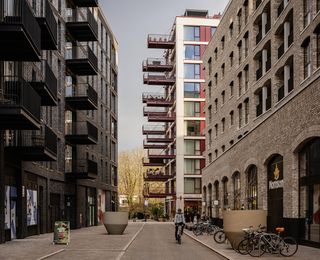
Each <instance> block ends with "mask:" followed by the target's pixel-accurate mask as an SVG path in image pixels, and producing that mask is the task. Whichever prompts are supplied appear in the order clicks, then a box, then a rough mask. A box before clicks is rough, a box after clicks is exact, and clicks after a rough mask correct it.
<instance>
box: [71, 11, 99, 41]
mask: <svg viewBox="0 0 320 260" xmlns="http://www.w3.org/2000/svg"><path fill="white" fill-rule="evenodd" d="M82 10H83V9H72V15H70V16H69V17H68V20H67V23H66V27H67V30H68V32H69V33H70V35H71V36H72V37H73V38H74V39H75V40H77V41H79V42H91V41H97V40H98V23H97V21H96V20H95V18H94V16H93V14H92V13H91V11H90V10H89V9H85V10H86V11H85V12H82Z"/></svg>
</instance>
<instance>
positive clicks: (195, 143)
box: [184, 140, 201, 155]
mask: <svg viewBox="0 0 320 260" xmlns="http://www.w3.org/2000/svg"><path fill="white" fill-rule="evenodd" d="M184 154H185V155H201V151H200V140H184Z"/></svg>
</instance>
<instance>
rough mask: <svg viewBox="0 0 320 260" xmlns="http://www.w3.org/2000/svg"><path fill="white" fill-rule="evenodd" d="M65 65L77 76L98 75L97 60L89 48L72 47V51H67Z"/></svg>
mask: <svg viewBox="0 0 320 260" xmlns="http://www.w3.org/2000/svg"><path fill="white" fill-rule="evenodd" d="M66 65H67V68H68V69H69V70H70V71H71V72H72V73H73V74H75V75H78V76H89V75H97V74H98V58H97V56H96V55H95V54H94V53H93V51H92V50H91V49H90V48H89V46H73V48H72V49H67V50H66Z"/></svg>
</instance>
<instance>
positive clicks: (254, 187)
mask: <svg viewBox="0 0 320 260" xmlns="http://www.w3.org/2000/svg"><path fill="white" fill-rule="evenodd" d="M247 183H248V186H247V187H248V190H247V202H248V209H258V173H257V167H256V166H255V165H253V166H251V167H250V168H249V170H248V174H247Z"/></svg>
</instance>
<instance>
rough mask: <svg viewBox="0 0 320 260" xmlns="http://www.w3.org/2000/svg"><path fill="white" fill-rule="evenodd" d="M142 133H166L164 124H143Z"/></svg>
mask: <svg viewBox="0 0 320 260" xmlns="http://www.w3.org/2000/svg"><path fill="white" fill-rule="evenodd" d="M142 133H143V134H144V135H152V134H153V135H164V134H165V133H166V128H165V126H154V125H144V126H142Z"/></svg>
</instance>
